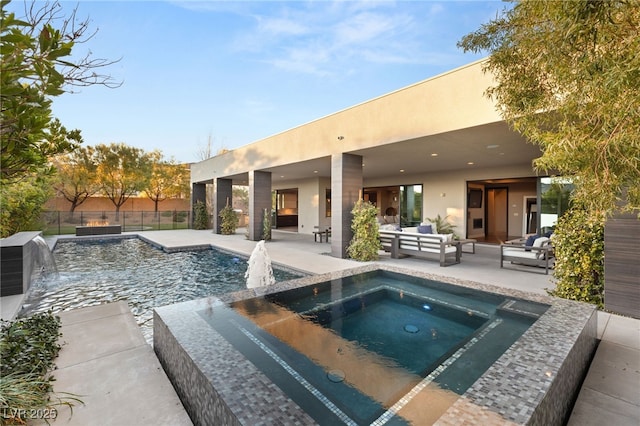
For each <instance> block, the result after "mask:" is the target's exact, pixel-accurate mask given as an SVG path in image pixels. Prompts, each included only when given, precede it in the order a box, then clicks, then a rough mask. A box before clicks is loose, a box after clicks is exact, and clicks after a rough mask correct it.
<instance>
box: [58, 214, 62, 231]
mask: <svg viewBox="0 0 640 426" xmlns="http://www.w3.org/2000/svg"><path fill="white" fill-rule="evenodd" d="M61 232H62V225H61V224H60V211H58V235H60V233H61Z"/></svg>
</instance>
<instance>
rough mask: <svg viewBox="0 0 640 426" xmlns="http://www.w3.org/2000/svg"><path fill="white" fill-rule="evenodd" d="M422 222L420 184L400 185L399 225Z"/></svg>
mask: <svg viewBox="0 0 640 426" xmlns="http://www.w3.org/2000/svg"><path fill="white" fill-rule="evenodd" d="M421 222H422V185H400V225H401V226H417V225H420V223H421Z"/></svg>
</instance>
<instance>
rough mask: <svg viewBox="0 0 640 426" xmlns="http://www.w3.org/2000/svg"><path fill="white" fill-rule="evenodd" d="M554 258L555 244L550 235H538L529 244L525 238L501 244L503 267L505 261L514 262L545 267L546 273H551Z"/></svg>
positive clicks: (501, 264) (501, 263) (501, 265)
mask: <svg viewBox="0 0 640 426" xmlns="http://www.w3.org/2000/svg"><path fill="white" fill-rule="evenodd" d="M554 260H555V259H554V257H553V246H552V245H551V239H550V238H548V237H537V238H535V239H534V240H533V244H531V245H527V244H526V242H525V241H523V240H518V241H512V242H507V243H505V244H501V245H500V267H501V268H503V267H504V262H511V263H512V264H518V265H526V266H537V267H540V268H544V273H545V274H549V268H552V267H553V263H554Z"/></svg>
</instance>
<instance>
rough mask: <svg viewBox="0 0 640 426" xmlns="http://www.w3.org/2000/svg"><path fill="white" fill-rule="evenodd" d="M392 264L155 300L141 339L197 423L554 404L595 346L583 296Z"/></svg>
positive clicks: (529, 413)
mask: <svg viewBox="0 0 640 426" xmlns="http://www.w3.org/2000/svg"><path fill="white" fill-rule="evenodd" d="M406 272H407V271H403V270H401V269H398V268H394V267H388V266H383V265H370V266H368V267H363V268H357V269H356V270H352V271H345V272H341V273H335V274H329V275H325V276H321V277H310V278H304V279H300V280H296V281H295V283H281V284H277V285H276V286H274V288H273V289H267V290H262V291H263V292H265V293H266V294H257V295H256V293H255V292H246V291H244V292H241V293H236V294H227V295H224V296H221V297H219V298H208V299H203V300H199V301H193V302H186V303H184V304H178V305H173V306H166V307H163V308H159V309H157V310H156V321H155V330H154V348H155V350H156V353H157V355H158V358H159V359H160V360H161V363H162V364H163V367H164V369H165V371H166V372H167V374H168V376H169V378H170V379H171V380H172V382H173V384H174V387H175V388H176V390H177V391H178V394H179V395H180V397H181V399H182V401H183V404H184V405H185V408H186V409H187V411H188V412H189V414H190V416H191V417H192V419H194V421H195V422H196V423H199V422H201V423H202V424H206V423H207V422H214V423H215V422H222V423H225V424H234V423H235V422H239V423H241V424H251V423H252V422H255V421H256V419H258V418H261V419H262V418H264V419H268V420H264V421H266V422H267V423H269V422H271V421H273V422H279V421H281V422H284V423H291V422H299V423H300V424H310V423H317V424H351V425H357V424H366V425H368V424H375V425H383V424H411V423H413V424H431V423H433V422H435V421H436V420H438V419H441V420H440V421H443V420H442V419H446V418H449V423H446V421H445V424H454V423H455V422H456V421H458V420H459V418H460V416H462V417H465V416H466V417H469V418H472V419H474V421H477V424H483V423H485V424H486V423H491V422H496V421H505V420H506V421H512V422H515V423H527V422H529V421H533V422H534V423H535V422H536V421H539V420H543V423H549V422H551V423H554V422H558V421H559V419H560V420H561V419H562V416H564V415H566V411H567V410H568V409H569V408H568V406H567V404H570V403H571V402H570V400H571V398H570V397H567V395H572V393H573V392H575V391H577V389H578V386H579V383H580V379H581V377H582V374H583V371H584V369H585V368H586V366H587V365H588V360H589V358H590V356H591V353H592V351H593V349H594V347H595V315H594V313H595V310H594V309H593V307H592V306H589V305H583V304H577V303H575V302H570V301H566V300H559V299H554V298H550V297H545V296H534V295H530V294H523V293H521V292H517V291H513V290H505V289H497V288H492V287H491V286H486V285H478V284H475V283H470V282H455V280H451V281H452V282H442V281H440V280H441V279H442V277H438V280H435V279H434V277H433V276H430V275H429V274H422V273H416V272H415V271H411V275H419V276H417V277H416V276H411V275H408V274H406ZM452 284H455V285H452ZM489 290H492V291H489ZM493 290H495V291H493ZM196 336H197V338H196ZM196 339H197V340H196ZM194 371H197V372H198V373H197V374H194ZM194 375H196V376H199V377H196V378H194ZM185 378H189V379H188V380H185ZM194 393H195V394H197V397H193V394H194ZM204 395H206V396H204ZM267 395H268V396H267ZM567 401H569V402H568V403H567ZM274 407H275V408H274ZM213 413H215V417H210V416H212V415H213Z"/></svg>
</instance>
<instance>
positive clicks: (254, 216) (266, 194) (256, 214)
mask: <svg viewBox="0 0 640 426" xmlns="http://www.w3.org/2000/svg"><path fill="white" fill-rule="evenodd" d="M264 209H267V210H268V211H269V212H271V172H260V171H250V172H249V223H248V224H247V227H248V228H249V229H248V230H249V239H250V240H251V241H260V239H261V238H262V226H263V222H264Z"/></svg>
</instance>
